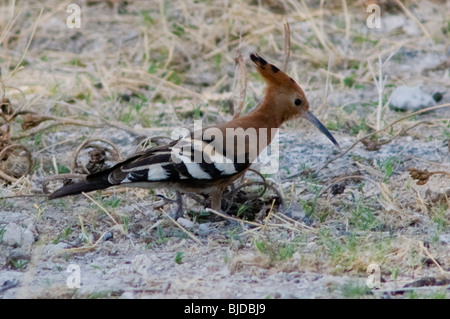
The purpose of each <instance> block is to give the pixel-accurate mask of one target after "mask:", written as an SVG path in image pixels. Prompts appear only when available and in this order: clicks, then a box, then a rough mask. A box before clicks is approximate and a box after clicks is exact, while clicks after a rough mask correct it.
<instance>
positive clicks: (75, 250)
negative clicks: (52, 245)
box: [57, 231, 108, 253]
mask: <svg viewBox="0 0 450 319" xmlns="http://www.w3.org/2000/svg"><path fill="white" fill-rule="evenodd" d="M107 233H108V232H107V231H105V232H104V233H103V234H102V235H101V236H100V237H99V239H97V241H96V242H95V243H94V244H93V245H89V246H84V247H76V248H69V249H61V250H59V251H58V252H57V253H84V252H86V251H89V250H92V249H94V248H95V247H97V246H98V244H99V243H100V241H101V240H102V239H103V237H105V235H106V234H107Z"/></svg>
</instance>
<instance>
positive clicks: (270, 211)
mask: <svg viewBox="0 0 450 319" xmlns="http://www.w3.org/2000/svg"><path fill="white" fill-rule="evenodd" d="M273 205H275V198H274V199H273V201H272V205H271V206H270V210H269V214H267V217H266V222H265V223H264V226H263V231H264V232H265V231H266V229H267V225H268V224H269V220H270V216H271V215H272V211H273Z"/></svg>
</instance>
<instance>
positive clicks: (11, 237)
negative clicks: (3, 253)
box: [3, 223, 35, 247]
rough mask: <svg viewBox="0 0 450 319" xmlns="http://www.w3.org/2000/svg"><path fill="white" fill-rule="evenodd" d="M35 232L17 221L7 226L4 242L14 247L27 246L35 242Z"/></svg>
mask: <svg viewBox="0 0 450 319" xmlns="http://www.w3.org/2000/svg"><path fill="white" fill-rule="evenodd" d="M34 241H35V238H34V234H33V233H32V232H31V230H30V229H28V228H22V227H20V226H19V225H17V224H16V223H9V224H8V225H6V226H5V229H4V234H3V243H5V244H6V245H10V246H13V247H26V246H29V245H31V244H32V243H34Z"/></svg>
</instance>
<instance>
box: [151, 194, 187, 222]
mask: <svg viewBox="0 0 450 319" xmlns="http://www.w3.org/2000/svg"><path fill="white" fill-rule="evenodd" d="M156 196H158V197H160V198H162V199H163V200H164V201H165V203H166V204H168V203H176V204H177V209H176V211H175V212H173V213H170V217H172V218H173V219H175V220H177V219H178V218H180V217H181V216H182V215H183V197H182V196H181V193H180V192H179V191H175V196H176V198H175V199H170V198H167V197H166V196H164V195H161V194H158V195H156Z"/></svg>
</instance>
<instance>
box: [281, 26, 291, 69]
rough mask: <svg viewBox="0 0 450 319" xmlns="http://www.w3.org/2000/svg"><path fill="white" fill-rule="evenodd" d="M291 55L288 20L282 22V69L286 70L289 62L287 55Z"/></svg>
mask: <svg viewBox="0 0 450 319" xmlns="http://www.w3.org/2000/svg"><path fill="white" fill-rule="evenodd" d="M290 56H291V27H290V26H289V22H287V20H286V22H285V23H284V63H283V68H282V70H283V71H284V72H286V71H287V68H288V64H289V57H290Z"/></svg>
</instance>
